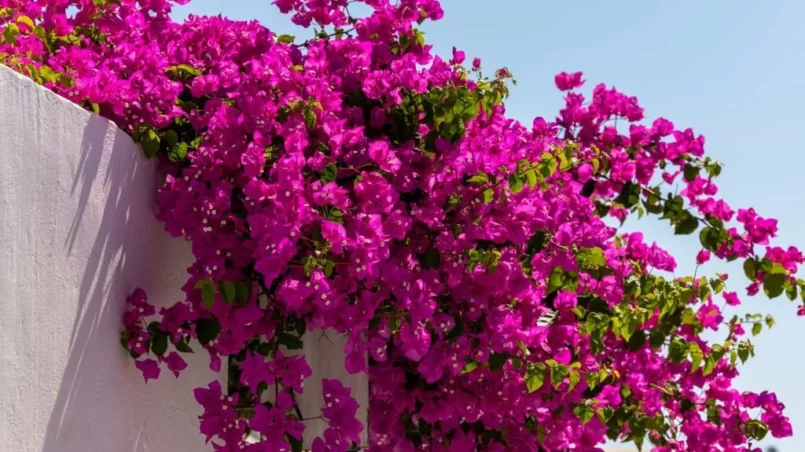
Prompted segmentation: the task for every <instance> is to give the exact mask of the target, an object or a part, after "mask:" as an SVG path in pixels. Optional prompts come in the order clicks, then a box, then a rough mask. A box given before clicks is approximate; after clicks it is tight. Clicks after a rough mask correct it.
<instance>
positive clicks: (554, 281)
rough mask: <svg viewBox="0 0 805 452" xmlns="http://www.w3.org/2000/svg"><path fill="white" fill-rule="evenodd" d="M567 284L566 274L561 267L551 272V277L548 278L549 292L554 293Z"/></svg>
mask: <svg viewBox="0 0 805 452" xmlns="http://www.w3.org/2000/svg"><path fill="white" fill-rule="evenodd" d="M564 283H565V272H563V271H562V268H561V267H554V269H553V270H552V271H551V276H550V277H549V278H548V292H553V291H555V290H558V289H559V288H561V287H562V284H564Z"/></svg>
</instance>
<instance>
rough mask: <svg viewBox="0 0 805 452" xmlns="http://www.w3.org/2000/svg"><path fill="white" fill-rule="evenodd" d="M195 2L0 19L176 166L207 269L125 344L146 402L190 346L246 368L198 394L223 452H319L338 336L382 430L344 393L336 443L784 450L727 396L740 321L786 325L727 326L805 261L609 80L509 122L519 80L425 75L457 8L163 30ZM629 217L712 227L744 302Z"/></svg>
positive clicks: (7, 33) (39, 66) (766, 410)
mask: <svg viewBox="0 0 805 452" xmlns="http://www.w3.org/2000/svg"><path fill="white" fill-rule="evenodd" d="M186 1H187V0H185V1H176V2H174V1H171V0H136V1H135V0H38V1H35V0H0V24H1V25H2V27H3V33H2V37H1V38H0V61H2V62H3V63H4V64H5V65H7V66H10V67H12V68H14V69H16V70H17V71H19V72H21V73H23V74H25V75H27V76H29V77H31V78H32V79H33V80H35V81H36V82H38V83H41V84H42V85H44V86H46V87H48V88H50V89H52V90H53V91H55V92H57V93H59V94H61V95H62V96H64V97H66V98H67V99H70V100H72V101H73V102H75V103H77V104H80V105H82V106H84V107H86V108H88V109H91V110H93V111H95V112H97V113H100V114H101V115H103V116H105V117H107V118H110V119H111V120H113V121H115V122H116V123H117V124H118V125H119V126H120V127H121V128H123V129H124V130H126V131H128V132H129V133H130V134H131V135H132V136H133V137H134V138H135V140H137V141H138V142H139V143H140V144H141V145H142V149H143V150H144V152H145V154H146V155H147V156H148V157H150V158H154V159H157V160H158V161H159V163H160V169H161V171H163V172H164V174H165V177H166V180H165V183H164V186H162V187H161V188H160V189H159V191H158V195H157V205H158V213H157V217H158V218H159V219H160V220H161V221H163V222H164V224H165V227H166V228H167V230H168V232H170V234H172V235H173V236H175V237H181V238H184V239H185V240H188V241H190V242H191V243H192V250H193V254H194V256H195V262H194V263H193V265H192V266H191V267H190V268H189V269H188V273H189V278H188V280H187V282H186V284H185V285H184V287H183V290H184V293H185V299H184V300H182V301H180V302H178V303H176V304H174V305H173V306H171V307H169V308H164V309H161V310H160V311H159V312H156V309H155V308H154V307H153V306H152V305H151V304H149V302H148V301H147V297H146V294H145V293H144V292H143V291H141V290H137V291H136V292H134V293H133V294H132V295H131V297H130V298H129V300H128V303H129V305H128V306H129V308H128V310H127V312H126V314H125V319H124V325H125V330H124V331H123V333H122V335H121V342H122V344H123V346H124V347H125V348H126V350H128V352H130V354H131V356H132V357H133V358H134V359H135V360H136V365H137V368H139V369H140V370H141V371H142V372H143V375H144V377H145V379H146V381H148V380H149V379H152V378H157V377H159V375H160V373H161V372H162V371H164V370H165V369H167V370H169V371H170V372H172V373H174V374H176V375H177V376H178V375H179V373H181V372H182V371H183V370H184V369H185V368H186V367H187V364H186V363H185V361H184V359H183V358H182V355H183V354H185V353H193V352H194V351H195V352H200V351H205V352H207V353H209V356H210V367H211V368H213V369H214V370H220V369H221V367H222V362H226V363H228V365H229V385H228V386H229V387H228V388H226V387H222V386H221V384H219V383H218V382H213V383H211V384H210V385H209V387H205V388H196V389H195V396H196V399H197V400H198V402H199V403H200V404H201V405H203V408H204V412H203V415H202V416H201V417H200V429H201V433H202V434H204V435H206V438H207V440H208V441H209V442H210V443H211V444H212V446H213V447H214V448H215V450H218V451H240V450H246V451H289V450H301V448H302V443H301V438H302V433H303V431H304V422H303V421H304V419H303V418H302V416H301V414H300V413H299V410H298V407H297V402H296V399H297V397H298V394H300V393H302V392H303V391H304V381H305V379H306V378H308V377H309V376H310V375H311V369H310V367H309V366H308V364H307V363H306V361H305V358H304V356H303V355H301V354H299V353H298V352H295V350H298V349H300V348H302V344H303V343H302V340H301V337H302V335H304V334H305V333H306V332H308V334H310V333H311V332H314V331H321V330H325V329H327V330H335V331H337V332H338V333H339V334H344V335H346V336H347V337H348V341H347V342H346V347H345V355H346V360H345V362H344V366H345V368H346V370H348V371H349V372H352V373H357V372H366V373H368V375H369V378H370V388H371V389H370V395H369V400H370V401H369V407H368V408H369V413H370V420H371V421H370V425H362V423H361V420H358V419H356V412H357V409H358V404H357V402H356V401H355V400H354V399H353V398H352V397H351V395H350V389H349V388H346V387H345V386H344V385H343V384H342V383H341V382H340V381H337V380H325V381H324V382H323V388H324V389H323V392H324V394H323V396H324V400H325V406H324V407H322V410H321V413H320V416H321V417H322V418H323V419H325V420H326V421H328V422H329V427H328V429H327V430H326V431H325V432H324V435H323V437H321V438H317V439H316V440H315V441H314V443H313V446H312V447H313V450H315V451H347V450H354V449H357V448H359V447H362V446H359V444H358V443H359V442H360V434H361V431H362V430H364V429H368V432H369V439H368V441H369V444H368V447H369V448H371V449H374V450H381V451H386V450H388V451H414V450H429V451H437V450H445V451H470V450H484V451H563V450H576V451H598V450H601V449H599V446H600V445H602V444H603V443H604V442H605V441H606V439H607V438H610V439H612V440H622V441H628V442H634V443H636V444H637V445H638V446H643V445H644V443H647V444H650V445H651V447H652V450H655V451H658V452H669V451H716V450H718V451H757V450H759V449H758V448H757V447H756V446H755V445H754V444H756V443H757V441H759V440H761V439H763V438H764V436H766V435H767V433H771V435H773V436H774V437H785V436H789V435H791V433H792V432H791V425H790V423H789V421H788V420H787V418H786V417H785V415H784V414H783V408H784V406H783V404H782V403H780V402H778V401H777V399H776V397H775V395H774V394H773V393H769V392H762V393H759V394H758V393H752V392H741V391H738V390H736V389H735V388H734V386H733V381H734V379H735V378H736V376H737V375H738V370H737V367H736V366H737V365H739V364H740V363H742V362H744V361H746V360H747V359H749V358H750V357H751V356H752V355H754V350H753V346H752V343H751V342H750V340H749V339H748V336H749V335H748V333H747V329H748V330H750V331H751V333H752V334H757V333H759V332H760V330H761V329H762V328H763V325H764V324H766V325H767V326H768V327H771V326H772V324H773V320H772V319H771V318H770V317H763V316H762V315H749V316H742V317H738V316H732V317H730V315H729V314H728V312H726V311H728V310H729V309H730V308H729V307H732V306H735V305H739V304H741V303H742V298H743V299H746V298H747V297H749V296H754V295H756V294H758V293H759V292H761V291H762V292H763V293H764V294H765V295H766V296H768V297H770V298H776V297H779V296H781V295H786V296H787V297H788V298H789V299H791V300H795V299H796V298H797V297H798V296H802V295H803V294H805V292H803V286H805V281H802V280H800V279H797V278H796V277H795V273H796V271H797V266H798V265H799V264H802V262H803V255H802V254H801V253H800V252H799V251H798V250H797V249H796V248H793V247H792V248H780V247H778V246H774V245H772V244H771V243H770V239H771V238H773V237H774V236H775V233H776V230H777V224H776V221H775V220H773V219H769V218H763V217H761V216H759V215H758V214H757V213H756V212H755V210H753V209H738V210H737V211H736V210H735V209H733V208H732V207H731V206H730V205H728V204H727V203H726V202H725V201H723V200H721V199H719V198H718V197H717V196H716V195H717V191H718V190H717V187H716V184H715V182H714V180H715V179H716V177H717V176H718V175H719V173H720V172H721V165H720V163H719V162H717V161H715V160H713V159H711V158H709V157H707V156H705V154H704V139H703V138H702V137H701V136H698V135H695V134H694V133H693V132H692V131H691V130H689V129H687V130H680V129H677V128H676V127H675V126H674V124H673V123H671V122H670V121H668V120H666V119H662V118H660V119H656V120H654V121H653V122H646V121H645V120H644V115H643V110H642V108H641V107H640V106H639V104H638V102H637V100H636V99H635V98H634V97H629V96H627V95H624V94H622V93H620V92H618V91H616V90H615V89H613V88H608V87H606V86H604V85H598V86H596V87H595V88H594V89H593V90H592V95H591V96H588V97H587V98H585V97H584V96H583V95H582V94H580V92H579V90H580V88H582V85H583V83H584V81H583V80H582V75H581V74H580V73H573V74H566V73H562V74H560V75H558V76H557V77H556V80H555V81H556V86H557V87H558V88H559V89H560V90H562V91H564V92H566V96H565V101H566V102H565V107H564V108H563V109H562V110H561V111H560V113H559V115H558V116H557V118H556V119H554V120H552V121H550V120H546V119H542V118H537V119H535V120H534V121H533V124H531V125H530V127H528V126H526V125H523V124H520V123H519V122H517V121H514V120H512V119H509V118H507V116H506V114H505V109H504V107H503V100H504V99H505V98H506V97H507V95H508V84H509V83H510V82H513V79H512V77H511V74H510V73H509V72H508V70H506V69H501V70H497V71H496V72H494V74H493V75H491V76H490V75H488V74H486V72H485V71H482V69H481V63H480V61H479V60H478V59H475V60H473V61H472V62H471V63H469V64H467V65H466V66H465V65H464V60H465V56H464V53H463V52H461V51H457V50H454V51H453V54H452V55H451V57H450V58H449V59H442V58H440V57H438V56H434V55H433V54H432V53H431V47H430V46H429V45H427V44H426V43H425V41H424V35H423V33H422V32H421V30H420V28H419V27H420V25H421V24H422V23H423V22H424V21H427V20H437V19H439V18H441V17H442V14H443V12H442V9H441V7H440V5H439V3H438V1H436V0H398V1H394V2H391V1H389V0H361V1H357V0H350V1H347V0H275V1H274V2H273V3H274V4H275V5H276V6H277V7H278V8H279V9H280V10H281V11H282V12H283V13H288V14H291V15H292V16H291V17H292V20H293V21H294V22H295V23H296V24H298V25H300V26H301V27H304V28H313V29H314V31H313V37H312V38H311V39H308V40H305V41H302V42H298V41H297V40H296V39H295V38H294V37H292V36H288V35H282V36H277V35H275V34H273V33H272V32H271V31H269V30H267V29H265V28H264V27H263V26H261V25H260V24H259V23H257V22H239V21H232V20H228V19H225V18H222V17H194V16H191V17H189V18H188V19H187V20H186V21H184V22H183V23H177V22H174V21H173V20H171V18H170V16H169V13H170V8H171V6H172V4H173V3H186ZM353 3H363V4H364V8H362V9H363V10H368V11H370V13H369V14H367V15H364V16H362V17H356V16H353V15H351V14H350V11H349V5H350V4H353ZM366 7H368V8H366ZM677 189H678V191H677ZM630 216H638V217H642V216H654V217H656V218H658V219H660V220H661V221H664V222H667V223H668V224H669V225H670V227H671V228H673V230H674V232H675V233H676V234H680V235H693V234H696V235H694V237H696V236H698V240H699V241H700V242H701V247H702V249H701V252H700V253H699V254H698V256H697V258H696V263H695V264H696V265H697V266H698V265H704V264H705V263H706V262H707V261H708V260H709V259H710V258H711V257H712V256H715V257H717V258H719V259H724V260H727V261H734V260H740V261H742V262H743V268H744V270H745V273H746V276H747V277H748V278H749V279H750V280H751V284H750V285H749V287H747V288H746V290H745V291H742V292H745V296H744V295H741V296H739V295H738V292H739V290H738V289H739V288H734V287H730V285H731V282H730V281H728V279H727V275H725V274H722V275H716V276H715V277H713V278H707V277H695V276H693V277H676V276H674V274H673V271H674V270H675V267H676V263H675V261H674V258H673V257H672V256H671V255H670V254H669V253H668V252H667V251H665V250H663V249H662V248H660V247H659V246H657V245H656V244H648V243H645V242H644V240H643V236H642V235H641V234H640V233H621V232H619V230H618V227H617V225H618V223H619V222H620V223H622V222H623V221H625V220H626V219H627V217H630ZM690 264H691V266H693V264H694V263H690ZM728 289H729V290H728ZM798 292H799V294H798ZM803 298H804V299H805V296H803ZM798 314H799V315H805V308H803V307H802V306H800V307H799V308H798ZM708 331H710V332H711V333H708ZM712 332H718V333H723V335H724V340H723V341H722V342H718V341H715V342H714V341H706V340H704V339H703V335H704V334H707V335H708V337H710V336H712V335H713V333H712ZM268 388H272V389H271V390H270V391H269V390H268ZM248 438H251V439H248ZM247 439H248V440H247Z"/></svg>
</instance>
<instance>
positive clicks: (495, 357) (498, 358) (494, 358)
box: [489, 352, 509, 371]
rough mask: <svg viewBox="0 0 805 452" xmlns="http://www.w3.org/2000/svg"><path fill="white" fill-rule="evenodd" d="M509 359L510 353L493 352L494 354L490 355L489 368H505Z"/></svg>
mask: <svg viewBox="0 0 805 452" xmlns="http://www.w3.org/2000/svg"><path fill="white" fill-rule="evenodd" d="M508 359H509V355H508V354H506V353H495V352H492V354H490V355H489V370H491V371H497V370H500V369H503V366H504V365H505V364H506V361H507V360H508Z"/></svg>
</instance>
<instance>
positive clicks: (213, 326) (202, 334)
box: [196, 318, 221, 345]
mask: <svg viewBox="0 0 805 452" xmlns="http://www.w3.org/2000/svg"><path fill="white" fill-rule="evenodd" d="M220 332H221V325H219V324H218V321H217V320H215V319H214V318H210V319H200V320H197V321H196V335H197V336H198V341H199V342H200V343H201V344H202V345H207V344H209V343H210V342H212V341H214V340H215V338H217V337H218V333H220Z"/></svg>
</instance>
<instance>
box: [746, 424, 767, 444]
mask: <svg viewBox="0 0 805 452" xmlns="http://www.w3.org/2000/svg"><path fill="white" fill-rule="evenodd" d="M744 430H745V431H746V436H748V437H750V438H752V439H754V440H757V441H762V440H763V438H765V437H766V434H768V433H769V427H768V426H767V425H766V424H765V423H764V422H762V421H759V420H756V419H753V420H751V421H749V422H747V423H746V425H745V426H744Z"/></svg>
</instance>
